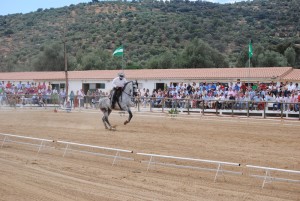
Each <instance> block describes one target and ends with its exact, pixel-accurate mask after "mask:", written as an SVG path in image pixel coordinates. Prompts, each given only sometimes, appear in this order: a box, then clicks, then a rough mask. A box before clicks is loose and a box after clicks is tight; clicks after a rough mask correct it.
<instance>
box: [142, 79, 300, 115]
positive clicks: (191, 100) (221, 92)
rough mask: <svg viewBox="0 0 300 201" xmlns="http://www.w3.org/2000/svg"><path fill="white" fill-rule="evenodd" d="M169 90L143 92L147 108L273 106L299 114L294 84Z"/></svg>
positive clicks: (299, 94)
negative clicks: (148, 106) (149, 106)
mask: <svg viewBox="0 0 300 201" xmlns="http://www.w3.org/2000/svg"><path fill="white" fill-rule="evenodd" d="M165 88H166V89H164V90H162V89H154V90H153V91H152V92H151V93H150V92H149V90H148V89H145V88H144V89H142V90H140V91H139V92H140V100H141V102H142V104H143V106H144V107H145V106H146V104H151V106H152V107H161V106H164V107H172V108H174V107H176V108H177V107H179V108H186V107H191V108H201V107H204V108H205V109H216V108H218V109H232V108H233V109H246V108H248V107H249V108H250V109H251V110H252V109H257V110H262V109H264V107H266V106H267V104H269V103H270V104H271V107H272V109H273V110H281V109H283V110H286V111H299V103H300V87H299V84H298V83H293V82H286V83H283V82H278V83H275V82H270V83H263V82H261V83H259V82H257V83H245V82H236V83H233V82H230V83H220V82H211V83H207V82H200V83H196V82H193V83H183V82H181V83H170V84H169V85H168V86H167V87H165Z"/></svg>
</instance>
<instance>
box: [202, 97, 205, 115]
mask: <svg viewBox="0 0 300 201" xmlns="http://www.w3.org/2000/svg"><path fill="white" fill-rule="evenodd" d="M204 105H205V104H204V100H202V115H204Z"/></svg>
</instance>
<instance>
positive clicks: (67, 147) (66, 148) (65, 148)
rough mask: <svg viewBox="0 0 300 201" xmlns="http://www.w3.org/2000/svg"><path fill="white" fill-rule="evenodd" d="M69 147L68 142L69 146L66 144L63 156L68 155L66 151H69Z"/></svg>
mask: <svg viewBox="0 0 300 201" xmlns="http://www.w3.org/2000/svg"><path fill="white" fill-rule="evenodd" d="M68 147H69V144H67V146H66V148H65V151H64V155H63V157H65V155H66V153H67V149H68Z"/></svg>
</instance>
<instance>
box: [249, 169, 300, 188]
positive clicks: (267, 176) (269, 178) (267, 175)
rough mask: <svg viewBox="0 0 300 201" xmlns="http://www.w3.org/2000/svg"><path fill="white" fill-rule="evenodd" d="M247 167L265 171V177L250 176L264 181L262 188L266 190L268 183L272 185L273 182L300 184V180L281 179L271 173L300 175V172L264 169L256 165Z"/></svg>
mask: <svg viewBox="0 0 300 201" xmlns="http://www.w3.org/2000/svg"><path fill="white" fill-rule="evenodd" d="M246 167H247V168H251V169H260V170H264V172H265V175H255V174H250V176H252V177H256V178H260V179H263V183H262V188H264V186H265V184H266V183H271V182H273V181H287V182H296V183H300V180H296V179H288V178H280V177H275V176H271V172H282V173H290V174H299V175H300V171H296V170H287V169H279V168H271V167H263V166H255V165H246Z"/></svg>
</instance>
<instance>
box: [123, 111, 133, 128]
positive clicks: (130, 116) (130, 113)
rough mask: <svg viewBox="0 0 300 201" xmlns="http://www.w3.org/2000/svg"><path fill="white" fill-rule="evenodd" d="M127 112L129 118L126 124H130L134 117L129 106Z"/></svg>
mask: <svg viewBox="0 0 300 201" xmlns="http://www.w3.org/2000/svg"><path fill="white" fill-rule="evenodd" d="M127 112H128V114H129V116H128V119H127V120H126V121H125V122H124V125H126V124H128V123H129V122H130V120H131V118H132V112H131V110H130V109H129V108H128V110H127Z"/></svg>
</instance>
